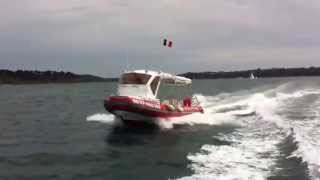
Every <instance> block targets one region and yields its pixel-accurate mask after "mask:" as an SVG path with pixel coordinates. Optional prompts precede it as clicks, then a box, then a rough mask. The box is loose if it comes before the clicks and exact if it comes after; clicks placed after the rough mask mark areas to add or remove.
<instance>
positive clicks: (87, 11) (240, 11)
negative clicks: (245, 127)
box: [0, 0, 320, 77]
mask: <svg viewBox="0 0 320 180" xmlns="http://www.w3.org/2000/svg"><path fill="white" fill-rule="evenodd" d="M319 19H320V1H319V0H197V1H195V0H157V1H153V0H0V69H5V68H8V69H13V70H15V69H29V70H35V69H37V70H48V69H49V70H59V71H60V70H63V71H72V72H76V73H90V74H95V75H100V76H105V77H112V76H117V75H118V73H119V72H121V70H123V69H125V68H126V54H127V55H128V62H129V63H128V65H129V67H130V68H131V69H140V68H146V69H154V70H162V71H169V72H173V73H182V72H188V71H218V70H224V71H228V70H241V69H242V70H243V69H251V68H270V67H299V66H320V20H319ZM163 38H168V39H170V40H172V41H173V48H171V49H170V48H164V47H163V46H162V42H161V41H162V39H163Z"/></svg>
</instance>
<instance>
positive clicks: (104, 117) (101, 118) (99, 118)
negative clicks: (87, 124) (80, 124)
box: [87, 113, 116, 124]
mask: <svg viewBox="0 0 320 180" xmlns="http://www.w3.org/2000/svg"><path fill="white" fill-rule="evenodd" d="M115 119H116V118H115V116H114V115H112V114H104V113H97V114H93V115H90V116H88V117H87V121H96V122H102V123H107V124H114V123H115Z"/></svg>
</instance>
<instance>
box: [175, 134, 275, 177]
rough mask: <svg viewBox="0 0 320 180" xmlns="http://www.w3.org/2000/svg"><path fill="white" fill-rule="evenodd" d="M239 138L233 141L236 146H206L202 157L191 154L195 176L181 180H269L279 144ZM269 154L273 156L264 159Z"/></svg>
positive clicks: (250, 138)
mask: <svg viewBox="0 0 320 180" xmlns="http://www.w3.org/2000/svg"><path fill="white" fill-rule="evenodd" d="M238 137H239V136H234V137H233V139H232V140H231V141H232V142H233V144H232V145H220V146H216V145H204V146H202V148H201V151H200V152H199V153H195V154H189V155H188V156H187V158H188V159H189V160H190V161H192V162H193V163H192V164H191V169H192V170H193V171H194V172H195V174H194V175H192V176H189V177H183V178H181V179H221V180H222V179H223V180H229V179H230V180H231V179H266V178H267V177H268V176H269V174H270V172H271V169H272V168H271V167H272V166H274V164H275V159H276V156H277V155H278V151H277V149H276V146H275V145H276V144H277V143H278V141H277V140H275V139H274V138H270V139H264V140H263V141H262V140H261V139H256V138H252V137H250V136H248V137H244V139H237V138H238ZM269 152H273V154H272V155H271V156H265V155H263V153H269Z"/></svg>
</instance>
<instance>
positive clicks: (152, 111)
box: [104, 70, 204, 124]
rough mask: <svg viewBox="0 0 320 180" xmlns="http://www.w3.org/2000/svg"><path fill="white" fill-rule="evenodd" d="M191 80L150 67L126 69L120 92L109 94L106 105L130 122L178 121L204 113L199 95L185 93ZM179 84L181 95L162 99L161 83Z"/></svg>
mask: <svg viewBox="0 0 320 180" xmlns="http://www.w3.org/2000/svg"><path fill="white" fill-rule="evenodd" d="M191 83H192V81H191V79H188V78H185V77H181V76H176V75H172V74H169V73H164V72H161V71H159V72H157V71H150V70H133V71H125V72H123V73H122V74H121V76H120V78H119V82H118V90H117V94H116V95H111V96H108V97H106V99H105V100H104V107H105V109H106V110H107V111H109V112H110V113H112V114H114V115H115V116H116V117H118V118H119V119H121V120H122V121H123V122H125V123H126V124H136V123H151V124H154V123H157V122H159V121H175V120H178V119H179V118H181V117H184V116H187V115H191V114H193V113H203V112H204V110H203V108H202V107H201V105H200V103H199V101H198V100H197V98H196V96H188V95H186V96H182V95H183V93H182V92H183V91H182V90H180V89H181V88H182V89H190V87H191ZM162 85H168V86H171V87H175V88H177V89H178V90H177V91H176V92H177V93H176V94H177V96H172V95H169V94H170V93H168V92H165V93H162V94H167V95H169V96H167V97H166V98H160V97H159V94H161V93H160V86H162Z"/></svg>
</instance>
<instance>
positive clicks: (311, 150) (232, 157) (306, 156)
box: [179, 86, 320, 179]
mask: <svg viewBox="0 0 320 180" xmlns="http://www.w3.org/2000/svg"><path fill="white" fill-rule="evenodd" d="M280 89H281V90H283V89H285V88H284V86H281V87H280ZM278 91H279V89H278V88H276V89H273V90H268V91H265V92H260V93H254V94H252V95H247V96H243V97H241V98H239V97H236V98H235V97H233V96H232V94H228V96H229V97H228V98H224V99H223V102H222V103H221V102H219V100H221V99H219V98H218V97H206V96H200V97H201V98H199V99H200V101H201V103H202V104H204V105H205V107H206V109H205V111H206V114H205V115H204V118H203V119H201V118H194V119H192V120H190V119H188V120H187V119H186V120H182V121H180V122H179V123H185V124H191V125H193V124H201V123H203V124H210V125H211V124H222V123H233V122H234V121H237V122H242V123H246V124H245V125H243V127H244V131H242V132H241V134H240V135H239V137H240V136H244V137H242V138H241V139H239V138H238V136H234V138H235V139H233V140H232V142H237V143H236V144H233V145H229V146H227V145H222V146H217V145H204V146H203V147H202V148H201V150H200V152H198V153H195V154H189V155H188V156H187V158H188V159H189V160H190V161H191V162H192V164H191V165H190V167H191V169H192V170H193V171H194V174H193V175H192V176H189V177H183V178H181V179H266V178H267V177H268V176H270V174H272V167H273V166H274V165H275V161H276V159H277V157H276V156H278V155H279V151H278V149H277V146H276V144H278V143H279V142H281V141H282V140H283V139H284V138H285V134H284V133H283V132H287V134H291V133H290V132H291V130H292V128H293V129H294V134H293V137H294V139H295V141H296V142H297V145H298V149H297V150H296V151H295V152H294V153H292V155H291V156H290V157H301V158H302V159H303V160H304V161H306V162H307V163H308V167H309V170H310V173H311V176H312V177H313V178H314V179H319V178H320V140H319V139H320V132H319V129H318V128H319V127H320V122H319V119H320V116H319V111H320V100H319V104H318V105H317V106H318V109H315V111H316V112H317V113H318V115H317V116H316V117H318V118H317V119H316V120H315V121H317V122H315V121H314V122H309V124H306V122H302V121H298V122H295V123H293V121H292V120H288V119H286V118H285V117H283V115H282V114H281V113H280V114H279V110H281V109H282V108H287V106H288V104H286V103H287V101H288V100H292V99H299V98H304V97H305V96H307V95H311V94H313V95H319V94H320V91H319V90H314V89H305V90H299V91H295V92H293V93H283V92H278ZM270 94H271V95H272V96H270ZM268 95H269V96H268ZM224 97H226V95H225V96H224ZM208 101H209V102H208ZM210 101H212V102H210ZM237 107H238V108H237ZM250 113H255V115H256V116H255V118H240V119H239V118H237V117H236V116H237V115H246V114H250ZM252 120H253V121H252ZM261 120H262V121H261ZM255 123H256V124H255ZM264 123H266V124H264ZM299 123H300V124H299ZM272 125H276V126H277V127H278V129H277V128H274V127H273V126H272ZM246 126H248V128H249V129H247V128H246ZM250 126H251V130H250ZM259 126H261V128H262V129H259V128H258V127H259ZM315 126H317V128H315ZM252 127H253V128H252ZM255 128H258V129H255ZM246 131H248V132H246ZM266 132H267V134H265V133H266ZM262 137H263V139H261V138H262ZM237 138H238V139H237ZM261 153H267V154H268V155H267V156H265V157H259V155H261ZM290 157H289V158H290Z"/></svg>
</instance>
